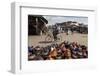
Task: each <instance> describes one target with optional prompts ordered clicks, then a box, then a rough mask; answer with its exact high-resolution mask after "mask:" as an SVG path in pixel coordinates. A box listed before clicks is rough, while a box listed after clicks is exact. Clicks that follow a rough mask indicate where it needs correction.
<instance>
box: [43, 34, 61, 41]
mask: <svg viewBox="0 0 100 76" xmlns="http://www.w3.org/2000/svg"><path fill="white" fill-rule="evenodd" d="M45 41H46V42H53V41H57V42H58V41H62V36H61V34H57V39H54V36H53V34H52V33H48V34H47V36H46V37H45Z"/></svg>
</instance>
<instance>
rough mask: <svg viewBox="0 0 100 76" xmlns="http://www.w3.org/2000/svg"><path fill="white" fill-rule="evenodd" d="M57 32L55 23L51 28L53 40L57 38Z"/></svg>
mask: <svg viewBox="0 0 100 76" xmlns="http://www.w3.org/2000/svg"><path fill="white" fill-rule="evenodd" d="M58 34H59V30H58V28H57V26H56V25H55V27H54V28H53V37H54V40H57V35H58Z"/></svg>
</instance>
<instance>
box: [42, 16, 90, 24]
mask: <svg viewBox="0 0 100 76" xmlns="http://www.w3.org/2000/svg"><path fill="white" fill-rule="evenodd" d="M43 17H44V18H46V19H47V20H48V25H54V24H55V23H61V22H67V21H76V22H79V23H84V24H88V17H81V16H43Z"/></svg>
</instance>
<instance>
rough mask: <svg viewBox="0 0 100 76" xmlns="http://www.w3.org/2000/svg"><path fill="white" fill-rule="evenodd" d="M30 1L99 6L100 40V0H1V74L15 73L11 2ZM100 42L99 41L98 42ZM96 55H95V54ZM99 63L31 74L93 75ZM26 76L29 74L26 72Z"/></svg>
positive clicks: (60, 5)
mask: <svg viewBox="0 0 100 76" xmlns="http://www.w3.org/2000/svg"><path fill="white" fill-rule="evenodd" d="M14 1H17V2H29V3H34V5H41V6H47V7H50V6H52V7H67V6H68V5H72V6H73V5H76V6H93V7H97V9H98V11H97V20H96V21H97V25H96V27H97V30H98V32H97V34H98V38H97V41H98V42H100V36H99V35H100V26H99V25H100V22H99V20H100V14H99V13H100V5H99V4H100V2H99V0H1V1H0V36H1V37H0V51H1V52H0V76H1V75H5V76H10V75H11V76H12V75H13V74H11V73H9V72H8V71H9V69H10V55H11V54H10V53H11V50H10V49H11V48H10V47H11V40H10V38H11V37H10V36H11V8H10V4H11V2H14ZM98 44H99V43H98ZM96 49H97V50H98V57H99V53H100V49H99V45H98V48H96ZM94 56H95V55H94ZM94 62H96V63H97V66H98V67H99V68H98V69H91V70H85V69H80V70H78V69H77V70H75V69H73V70H67V71H66V70H65V71H63V72H52V73H40V74H29V75H36V76H48V75H50V76H51V75H58V76H63V75H64V76H67V75H71V76H72V75H75V76H76V75H77V76H78V75H79V76H80V75H81V76H85V75H92V76H94V75H95V76H99V71H100V66H99V65H100V59H98V61H94ZM25 76H28V74H26V75H25Z"/></svg>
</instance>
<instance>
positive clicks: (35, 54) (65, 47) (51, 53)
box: [28, 42, 88, 61]
mask: <svg viewBox="0 0 100 76" xmlns="http://www.w3.org/2000/svg"><path fill="white" fill-rule="evenodd" d="M87 49H88V47H87V46H85V45H80V44H78V43H77V42H62V43H60V44H51V45H48V46H46V47H41V46H36V47H34V46H29V47H28V60H29V61H31V60H58V59H83V58H88V50H87Z"/></svg>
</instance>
